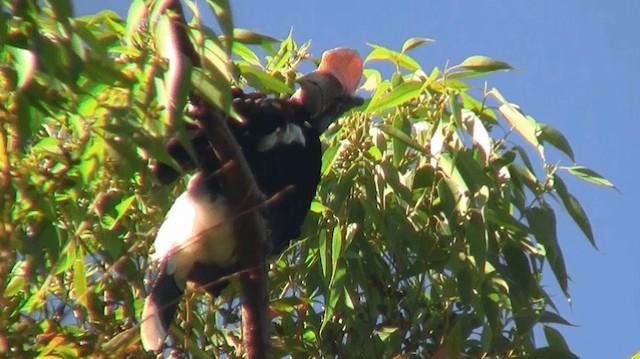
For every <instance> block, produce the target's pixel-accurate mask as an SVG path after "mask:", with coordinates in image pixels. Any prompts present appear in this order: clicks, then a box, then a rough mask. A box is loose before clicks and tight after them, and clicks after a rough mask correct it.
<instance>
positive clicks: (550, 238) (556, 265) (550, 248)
mask: <svg viewBox="0 0 640 359" xmlns="http://www.w3.org/2000/svg"><path fill="white" fill-rule="evenodd" d="M525 215H526V217H527V222H529V228H531V233H532V234H533V235H534V236H535V237H536V240H537V241H538V243H540V244H542V245H543V246H544V247H545V251H546V257H547V260H548V261H549V265H550V266H551V270H552V271H553V274H554V275H555V277H556V280H557V281H558V284H559V285H560V288H561V289H562V292H563V293H564V295H565V297H567V298H569V284H568V276H567V269H566V267H565V263H564V256H563V255H562V249H561V248H560V244H559V243H558V238H557V232H556V215H555V213H553V209H552V208H551V207H549V206H548V205H542V206H541V207H532V208H529V209H527V212H526V213H525Z"/></svg>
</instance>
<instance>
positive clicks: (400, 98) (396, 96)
mask: <svg viewBox="0 0 640 359" xmlns="http://www.w3.org/2000/svg"><path fill="white" fill-rule="evenodd" d="M421 89H422V83H420V82H415V81H409V82H405V83H403V84H401V85H399V86H398V87H395V88H393V89H392V90H391V91H389V92H388V93H386V94H384V95H382V96H380V97H378V98H375V99H374V100H372V101H371V102H370V103H369V106H368V107H367V109H366V110H365V113H375V112H382V111H384V110H387V109H390V108H392V107H395V106H398V105H401V104H404V103H406V102H407V101H409V100H411V99H412V98H414V97H416V96H418V94H420V91H421Z"/></svg>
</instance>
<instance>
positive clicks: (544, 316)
mask: <svg viewBox="0 0 640 359" xmlns="http://www.w3.org/2000/svg"><path fill="white" fill-rule="evenodd" d="M540 323H556V324H562V325H568V326H571V327H574V326H575V325H573V324H571V323H570V322H569V321H567V320H566V319H564V318H563V317H561V316H559V315H558V314H556V313H553V312H549V311H546V310H545V311H544V312H542V313H541V314H540Z"/></svg>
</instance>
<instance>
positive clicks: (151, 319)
mask: <svg viewBox="0 0 640 359" xmlns="http://www.w3.org/2000/svg"><path fill="white" fill-rule="evenodd" d="M182 293H183V290H182V289H180V287H179V286H178V283H177V282H176V280H175V278H174V276H173V275H172V274H168V273H167V271H166V265H165V266H163V268H162V270H161V271H160V275H159V276H158V279H157V280H156V282H155V283H154V284H153V287H152V288H151V293H150V294H149V296H148V297H147V299H146V300H145V302H144V308H143V309H142V322H141V323H140V337H141V339H142V347H143V348H144V349H145V350H154V351H157V350H159V349H160V348H161V347H162V343H163V342H164V338H165V337H166V336H167V331H168V330H169V326H170V325H171V321H172V320H173V317H174V315H175V312H176V309H177V308H178V302H179V300H180V298H181V297H182Z"/></svg>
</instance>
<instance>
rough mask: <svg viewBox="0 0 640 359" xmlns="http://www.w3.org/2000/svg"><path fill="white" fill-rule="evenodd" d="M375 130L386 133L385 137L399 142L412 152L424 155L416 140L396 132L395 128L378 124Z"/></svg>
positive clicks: (398, 131) (423, 150)
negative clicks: (411, 149) (415, 151)
mask: <svg viewBox="0 0 640 359" xmlns="http://www.w3.org/2000/svg"><path fill="white" fill-rule="evenodd" d="M377 128H379V129H380V130H382V132H384V133H386V134H387V135H389V136H391V137H393V138H394V139H396V140H398V141H401V142H402V143H404V144H405V145H407V146H409V147H411V148H413V149H414V150H417V151H420V152H422V153H426V150H425V149H424V148H423V147H422V146H420V144H419V143H418V142H416V140H414V139H413V138H411V137H410V136H409V135H407V134H405V133H404V132H402V131H400V130H398V129H397V128H395V127H393V126H389V125H385V124H383V123H381V124H379V125H378V126H377Z"/></svg>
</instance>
